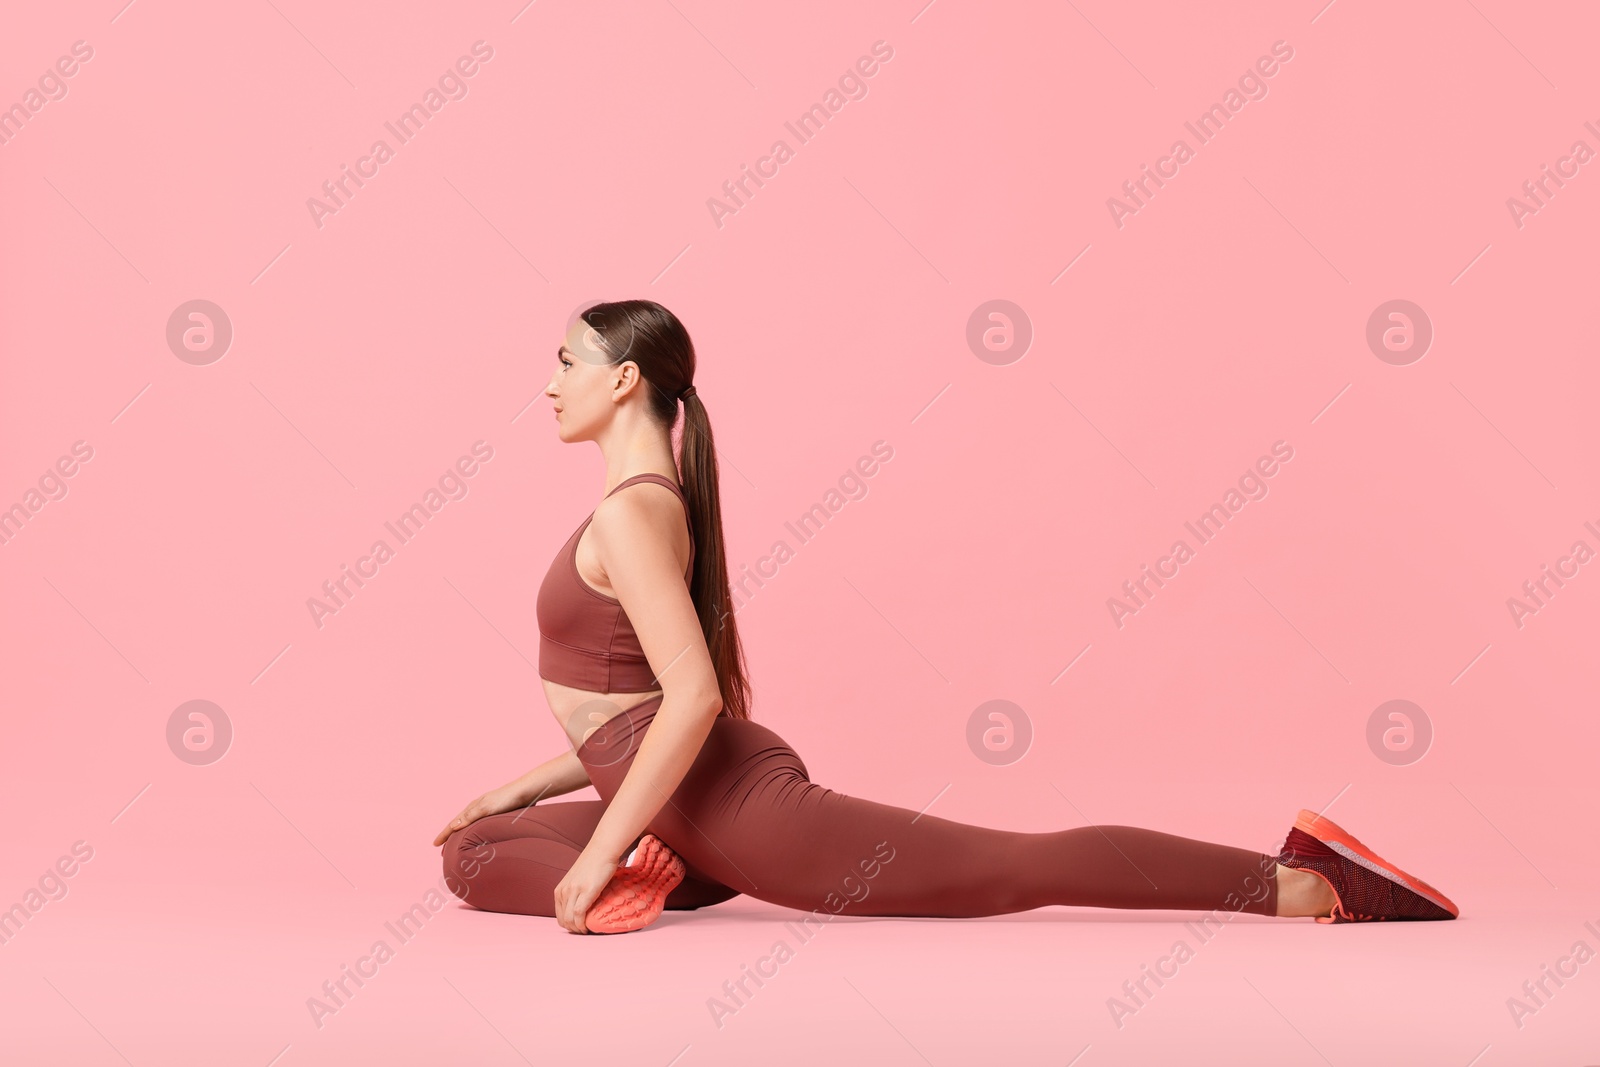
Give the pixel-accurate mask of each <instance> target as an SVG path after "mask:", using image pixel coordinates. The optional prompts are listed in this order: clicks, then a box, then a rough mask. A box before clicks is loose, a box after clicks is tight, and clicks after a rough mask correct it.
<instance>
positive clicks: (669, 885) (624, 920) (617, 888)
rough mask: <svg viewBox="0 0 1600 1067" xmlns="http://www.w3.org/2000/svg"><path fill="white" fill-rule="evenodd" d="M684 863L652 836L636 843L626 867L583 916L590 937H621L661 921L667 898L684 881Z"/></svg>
mask: <svg viewBox="0 0 1600 1067" xmlns="http://www.w3.org/2000/svg"><path fill="white" fill-rule="evenodd" d="M685 873H686V869H685V867H684V865H683V860H681V859H679V858H678V855H677V853H675V852H673V851H672V850H671V849H670V848H668V847H667V846H666V845H664V844H662V843H661V840H660V839H659V838H657V837H656V836H655V835H654V834H645V835H644V837H642V838H640V839H639V847H638V848H636V849H634V850H633V855H632V857H631V858H630V859H629V861H628V864H627V866H625V867H618V868H617V873H616V874H614V875H612V876H611V881H609V882H607V883H606V887H605V888H604V889H602V890H601V891H600V895H599V896H598V897H596V898H595V902H594V903H593V904H591V905H589V910H588V911H587V912H585V913H584V916H583V923H584V925H585V926H586V927H588V929H589V932H590V933H591V934H621V933H626V932H628V931H629V930H640V929H643V928H644V927H646V926H649V925H650V924H651V923H653V922H655V921H656V920H657V919H659V918H661V912H662V909H664V908H665V907H666V905H667V894H668V893H670V892H672V891H673V889H675V888H677V885H678V883H679V882H681V881H683V877H684V874H685Z"/></svg>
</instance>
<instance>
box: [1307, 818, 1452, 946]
mask: <svg viewBox="0 0 1600 1067" xmlns="http://www.w3.org/2000/svg"><path fill="white" fill-rule="evenodd" d="M1278 862H1279V863H1281V864H1283V865H1284V866H1285V867H1296V868H1299V869H1301V870H1308V871H1311V872H1312V873H1313V874H1316V875H1319V876H1321V878H1322V880H1323V881H1325V882H1327V883H1328V885H1330V886H1332V887H1333V893H1334V896H1335V898H1337V899H1335V901H1334V904H1333V911H1332V914H1330V915H1319V916H1317V922H1319V923H1348V922H1370V921H1382V920H1384V919H1454V918H1455V917H1456V916H1457V915H1459V914H1460V911H1459V910H1458V909H1457V908H1456V906H1455V905H1454V904H1453V903H1451V901H1450V898H1449V897H1447V896H1445V895H1444V894H1443V893H1441V892H1439V891H1438V890H1437V889H1435V888H1433V886H1431V885H1429V884H1428V883H1427V882H1424V881H1423V880H1422V879H1420V878H1417V877H1415V876H1414V875H1410V874H1407V873H1406V872H1405V871H1402V870H1401V869H1400V868H1399V867H1396V866H1395V865H1394V864H1392V863H1390V862H1389V861H1388V860H1386V859H1384V858H1383V857H1382V856H1379V855H1378V854H1377V853H1376V852H1374V851H1372V850H1371V849H1370V848H1368V847H1367V846H1366V845H1363V844H1362V843H1361V842H1360V841H1357V840H1356V839H1355V838H1354V837H1353V836H1351V834H1350V833H1348V832H1347V831H1345V830H1344V829H1342V828H1341V827H1340V826H1339V825H1338V824H1337V823H1335V822H1334V821H1333V820H1332V819H1329V818H1326V817H1324V816H1322V815H1318V814H1317V813H1316V812H1314V811H1310V810H1308V809H1306V808H1301V809H1300V814H1299V816H1298V817H1297V818H1296V819H1295V821H1294V827H1293V828H1292V829H1291V830H1290V831H1289V833H1288V834H1287V835H1286V836H1285V837H1284V840H1283V850H1282V851H1281V852H1280V853H1279V854H1278Z"/></svg>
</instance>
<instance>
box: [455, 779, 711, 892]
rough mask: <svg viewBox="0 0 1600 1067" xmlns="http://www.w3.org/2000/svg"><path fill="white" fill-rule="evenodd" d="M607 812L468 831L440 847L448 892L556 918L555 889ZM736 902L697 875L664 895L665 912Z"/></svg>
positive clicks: (552, 809)
mask: <svg viewBox="0 0 1600 1067" xmlns="http://www.w3.org/2000/svg"><path fill="white" fill-rule="evenodd" d="M605 809H606V802H605V801H603V800H570V801H563V802H558V803H545V804H534V805H530V806H528V807H525V808H519V809H517V810H515V811H508V812H503V813H501V814H499V815H490V816H486V817H485V818H482V819H479V820H478V821H476V822H474V823H470V824H469V825H467V826H464V827H462V828H461V829H459V830H457V831H456V832H455V833H453V834H451V835H450V837H449V839H447V840H446V841H445V846H444V869H445V873H446V875H447V876H449V877H448V884H449V885H450V887H451V889H452V890H453V891H454V892H455V893H456V895H457V896H459V897H460V898H461V899H462V900H464V901H465V902H466V903H468V904H471V905H472V906H473V907H476V908H479V909H482V910H484V911H500V912H514V913H517V914H521V915H547V916H553V915H554V914H555V888H556V886H557V885H559V884H560V883H561V880H562V879H563V878H565V877H566V875H567V872H568V871H569V870H571V868H572V865H573V863H574V862H576V861H577V858H578V856H579V855H580V854H581V853H582V852H583V849H584V846H585V845H587V844H588V843H589V838H590V837H591V836H593V834H594V830H595V827H596V826H597V825H599V822H600V817H601V815H603V814H604V813H605ZM637 843H638V842H637V840H635V841H634V842H632V843H631V844H630V845H629V846H628V847H629V848H630V849H631V848H632V847H633V845H634V844H637ZM737 895H738V891H737V890H734V889H730V888H728V887H727V886H725V885H722V884H720V883H718V882H715V881H712V880H709V879H707V878H704V877H703V876H699V875H698V874H697V875H695V876H691V877H686V878H685V879H684V880H683V881H682V882H681V883H679V885H678V886H677V887H675V888H674V889H673V890H672V892H670V893H668V894H667V900H666V907H667V908H668V909H669V910H688V909H693V908H701V907H705V906H706V905H708V904H716V903H719V902H721V901H724V900H727V899H728V898H730V897H734V896H737Z"/></svg>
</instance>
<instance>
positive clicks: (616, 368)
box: [434, 300, 1457, 933]
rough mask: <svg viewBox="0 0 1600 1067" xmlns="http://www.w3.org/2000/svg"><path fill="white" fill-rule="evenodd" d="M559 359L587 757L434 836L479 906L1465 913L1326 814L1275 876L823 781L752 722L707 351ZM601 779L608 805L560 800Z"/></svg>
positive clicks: (571, 344)
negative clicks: (867, 794)
mask: <svg viewBox="0 0 1600 1067" xmlns="http://www.w3.org/2000/svg"><path fill="white" fill-rule="evenodd" d="M557 358H558V360H559V366H558V368H557V369H556V371H555V373H554V375H553V376H552V377H551V379H550V383H549V385H548V386H546V388H545V393H546V395H548V396H549V397H550V398H551V401H552V402H553V405H554V408H555V417H556V420H557V427H558V433H559V434H560V437H561V440H562V441H566V442H573V441H593V442H595V443H596V444H597V445H598V446H599V447H600V451H601V453H602V455H603V456H604V457H605V462H606V483H607V484H608V485H609V486H611V489H610V491H609V492H607V493H606V494H605V496H604V498H603V499H602V500H601V503H600V505H599V506H598V507H597V508H596V509H595V511H594V512H593V514H591V515H590V516H589V518H587V519H585V520H584V522H583V524H582V525H581V526H579V527H578V529H577V530H576V531H575V532H574V533H573V534H572V536H571V537H570V538H569V539H568V540H567V543H566V544H565V545H564V546H563V547H562V549H561V551H560V552H558V553H557V554H556V558H555V562H554V563H553V564H552V565H551V567H550V570H549V573H547V574H546V575H545V578H544V584H543V585H542V586H541V587H540V589H539V597H538V604H537V614H538V623H539V676H540V678H542V679H543V681H544V690H545V696H546V698H547V699H548V700H549V702H550V708H551V710H552V711H553V712H554V713H555V716H556V721H557V722H558V723H560V724H561V726H562V728H563V729H564V730H565V731H566V733H567V737H568V740H569V741H570V743H571V746H572V750H571V751H568V752H564V753H562V754H561V755H559V756H557V757H555V758H554V759H551V760H549V761H547V762H545V763H543V764H540V765H539V766H538V767H535V768H534V769H533V770H531V771H529V772H528V773H527V774H525V775H523V776H522V777H520V778H518V779H516V780H515V781H513V782H510V783H508V784H506V785H503V786H501V787H500V788H498V789H493V790H490V791H489V792H488V793H485V794H484V795H483V796H481V797H479V798H478V799H477V800H474V801H473V802H472V803H470V804H468V805H467V807H466V808H465V809H464V810H463V811H462V812H461V814H459V815H457V816H456V817H455V818H454V819H452V820H450V822H449V824H448V825H446V826H445V828H444V829H443V830H441V831H440V832H439V835H438V837H437V838H436V839H435V841H434V844H435V845H443V846H444V867H445V872H446V875H447V878H448V881H449V884H450V885H451V887H452V889H454V890H455V892H456V893H457V894H458V895H459V896H461V898H462V899H463V900H466V901H467V902H468V903H469V904H472V905H473V906H475V907H478V908H482V909H484V910H487V911H503V912H519V913H522V914H527V915H548V916H553V917H554V918H555V919H556V921H557V922H559V923H560V924H561V925H562V926H563V927H564V928H566V929H567V930H570V931H573V932H575V933H620V932H623V931H627V930H637V929H640V928H642V927H644V926H647V925H649V924H650V923H651V922H653V921H655V919H657V918H658V917H659V916H660V915H661V913H662V910H663V909H668V910H678V909H693V908H699V907H702V906H704V905H707V904H715V903H717V902H719V901H723V900H727V899H728V898H729V897H732V896H736V895H737V894H739V893H745V894H748V895H749V896H752V897H755V898H756V899H758V900H764V901H768V902H770V903H773V904H778V905H782V906H784V907H789V908H799V909H802V910H808V911H810V910H816V909H821V908H826V909H827V910H828V911H831V912H834V913H841V912H847V913H849V914H853V915H904V916H945V917H952V918H958V917H967V916H979V915H1002V914H1007V913H1010V912H1017V911H1027V910H1029V909H1032V908H1039V907H1044V906H1046V905H1051V904H1067V905H1087V906H1092V907H1101V908H1175V909H1195V910H1206V911H1209V910H1212V909H1216V908H1226V909H1229V910H1232V911H1245V912H1250V913H1253V914H1257V915H1282V916H1315V917H1317V921H1319V922H1325V923H1340V922H1356V921H1367V920H1384V919H1453V918H1455V917H1456V915H1457V909H1456V906H1455V905H1454V904H1452V903H1451V902H1450V901H1449V899H1447V898H1446V897H1445V896H1444V895H1443V894H1442V893H1440V892H1439V891H1438V890H1436V889H1434V888H1433V887H1431V886H1429V885H1428V884H1427V883H1425V882H1423V881H1421V880H1419V879H1417V878H1415V877H1413V876H1411V875H1409V874H1407V873H1405V872H1404V871H1402V870H1401V869H1400V868H1398V867H1396V866H1395V865H1394V864H1392V863H1389V862H1388V861H1387V860H1385V859H1383V858H1382V857H1380V856H1378V855H1377V854H1375V853H1374V852H1372V850H1371V849H1369V848H1367V847H1366V846H1364V845H1362V844H1361V842H1359V841H1357V840H1356V839H1355V838H1354V837H1351V836H1350V835H1349V834H1348V833H1346V832H1344V831H1343V830H1341V829H1340V828H1339V827H1338V826H1336V825H1335V824H1334V823H1332V822H1331V821H1330V820H1328V819H1326V818H1323V817H1321V816H1319V815H1318V814H1316V813H1315V812H1312V811H1309V810H1306V809H1302V810H1301V811H1300V813H1299V816H1298V818H1297V819H1296V820H1295V823H1294V825H1293V827H1292V828H1291V829H1290V830H1289V831H1288V833H1287V835H1286V836H1285V839H1284V845H1283V848H1282V850H1281V851H1280V852H1279V853H1278V855H1276V856H1269V855H1267V854H1265V853H1261V852H1255V851H1252V850H1250V849H1244V848H1234V847H1231V846H1227V845H1215V844H1208V843H1206V842H1203V841H1195V840H1191V839H1189V838H1184V837H1176V836H1174V835H1172V834H1165V833H1160V832H1158V831H1155V830H1145V829H1141V828H1139V827H1134V826H1081V827H1077V828H1074V829H1070V830H1059V831H1055V832H1051V833H1021V832H1016V831H1010V830H999V829H991V828H988V827H983V826H971V825H967V824H965V823H959V822H954V821H951V820H948V819H941V818H939V817H937V816H933V815H924V814H920V813H918V812H915V811H912V810H910V809H908V808H900V807H895V806H892V805H889V804H879V803H875V802H873V801H870V800H862V799H860V798H857V797H852V796H846V795H845V794H843V793H839V792H835V791H834V790H832V789H828V788H826V787H824V786H821V785H817V784H815V783H814V782H812V781H811V780H810V775H809V774H808V772H807V771H806V767H805V764H804V763H802V762H801V760H800V757H799V756H798V755H796V754H795V752H794V750H793V749H791V748H790V747H789V746H788V745H787V744H785V743H784V741H783V739H782V738H781V737H779V736H778V735H777V734H775V733H773V732H772V731H771V730H769V729H768V728H767V727H765V726H763V725H761V724H759V723H756V722H753V721H752V720H751V719H750V714H749V687H748V684H747V682H746V679H745V676H744V669H743V653H742V651H741V648H740V645H739V637H738V631H737V628H736V627H735V624H734V618H733V614H732V611H731V598H730V593H729V588H728V575H727V561H726V559H725V557H724V555H723V544H722V511H721V503H720V498H719V494H718V486H717V462H716V452H715V449H714V447H713V440H712V435H711V422H710V419H709V417H708V416H707V414H706V408H705V405H704V403H702V402H701V401H700V399H699V398H698V397H697V396H696V394H695V388H694V385H693V380H694V371H695V355H694V345H693V344H692V343H691V342H690V340H689V335H688V333H687V332H686V331H685V330H684V328H683V325H682V324H681V323H680V322H679V321H678V319H677V318H676V317H675V316H674V315H673V314H672V313H671V312H670V311H668V310H667V309H666V308H664V307H662V306H661V305H659V304H656V303H653V302H651V301H648V300H626V301H619V302H615V303H604V304H597V305H595V306H594V307H591V308H589V309H588V310H586V311H585V312H583V314H582V315H581V316H580V318H579V319H578V321H576V322H574V323H573V326H572V328H571V329H570V330H569V331H568V333H567V336H566V339H565V343H564V344H563V345H562V346H561V347H560V349H559V350H558V352H557ZM680 400H681V401H682V404H683V413H684V426H683V433H682V444H681V449H680V454H679V456H678V457H677V459H676V461H675V460H674V457H673V452H672V430H673V427H674V426H675V425H676V423H677V419H678V405H679V401H680ZM680 469H681V470H682V483H681V486H680V482H679V477H678V473H677V472H678V470H680ZM591 783H593V785H594V787H595V790H596V791H597V792H598V793H599V794H600V798H601V799H599V800H587V801H568V802H564V803H559V804H543V803H540V802H541V801H543V800H545V799H547V798H549V797H553V796H558V795H560V794H562V793H570V792H572V791H574V790H577V789H582V788H583V787H584V786H586V785H589V784H591ZM869 883H870V884H869Z"/></svg>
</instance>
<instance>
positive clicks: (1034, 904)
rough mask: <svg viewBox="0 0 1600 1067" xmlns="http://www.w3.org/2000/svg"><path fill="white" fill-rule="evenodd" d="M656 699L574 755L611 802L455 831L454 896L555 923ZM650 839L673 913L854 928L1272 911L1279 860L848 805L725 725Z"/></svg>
mask: <svg viewBox="0 0 1600 1067" xmlns="http://www.w3.org/2000/svg"><path fill="white" fill-rule="evenodd" d="M661 699H662V698H661V697H659V696H656V697H652V698H650V699H649V700H646V701H645V702H644V703H642V704H638V705H635V706H634V707H632V708H629V709H627V710H626V711H623V712H622V713H620V714H618V715H616V716H615V717H613V718H611V719H608V720H607V721H606V722H605V723H603V724H602V725H601V726H600V727H599V728H598V729H596V730H595V731H594V732H593V733H592V734H590V735H589V737H588V738H587V739H586V740H585V741H584V743H583V744H582V745H581V746H579V748H578V759H579V761H580V762H581V763H582V764H583V766H584V768H585V769H586V770H587V771H588V773H589V780H590V781H591V782H592V783H593V784H594V787H595V790H596V791H597V792H599V794H600V796H601V798H602V799H600V800H578V801H564V802H558V803H545V804H538V805H530V806H529V807H526V808H522V809H519V810H516V811H508V812H505V813H504V814H501V815H491V816H489V817H487V818H483V819H479V820H478V821H477V822H474V823H471V824H469V825H467V826H464V827H462V828H461V829H459V830H457V831H456V832H455V833H453V834H452V835H451V836H450V838H449V840H448V841H446V842H445V846H444V869H445V874H446V876H447V878H446V881H447V883H448V884H449V885H450V886H451V887H452V889H454V890H455V892H456V894H457V895H458V896H460V897H461V898H462V899H463V900H465V901H466V902H467V903H469V904H471V905H473V906H475V907H477V908H481V909H483V910H485V911H503V912H518V913H521V914H524V915H554V914H555V909H554V903H555V901H554V895H555V888H556V885H557V884H558V883H559V882H560V881H561V879H562V878H563V877H565V876H566V873H567V871H568V869H569V868H571V866H572V864H573V862H574V861H576V860H577V858H578V854H579V853H580V852H582V851H583V848H584V846H585V845H586V844H587V843H588V841H589V838H590V836H591V835H592V834H593V833H594V829H595V826H596V825H597V824H598V823H599V821H600V815H601V813H602V812H604V811H605V808H606V805H607V804H609V803H610V802H611V799H612V797H614V796H616V792H617V789H618V787H619V786H620V785H621V784H622V779H623V776H624V775H626V774H627V772H628V768H629V766H631V765H632V763H633V758H634V756H635V754H636V753H637V752H638V750H639V744H640V743H641V742H642V741H643V740H644V734H645V731H646V730H648V729H649V728H650V723H651V722H652V721H653V720H654V719H655V714H656V711H657V709H659V708H660V706H661ZM648 832H650V833H653V834H655V835H656V836H657V837H658V838H660V839H661V840H662V841H663V842H664V843H666V845H667V846H668V847H669V848H671V849H672V850H673V851H674V852H676V853H677V854H678V855H679V856H680V857H681V858H682V859H683V861H684V864H685V866H686V867H687V868H688V877H686V878H685V879H684V880H683V882H682V883H681V884H680V885H679V886H678V887H677V888H676V889H674V890H673V891H672V892H671V893H670V894H668V896H667V902H666V907H667V908H669V909H674V910H686V909H693V908H699V907H703V906H705V905H707V904H716V903H718V902H720V901H723V900H727V899H728V898H729V897H732V896H737V895H738V894H740V893H745V894H747V895H749V896H752V897H755V898H756V899H757V900H764V901H767V902H769V903H772V904H778V905H781V906H783V907H789V908H799V909H803V910H806V911H813V910H818V909H825V910H827V911H830V912H834V913H840V912H845V911H848V913H849V914H852V915H904V916H943V917H951V918H956V917H967V916H978V915H1004V914H1008V913H1010V912H1017V911H1027V910H1029V909H1032V908H1038V907H1043V906H1045V905H1050V904H1068V905H1086V906H1090V907H1100V908H1173V909H1182V910H1189V909H1195V910H1202V911H1210V910H1214V909H1220V910H1227V911H1234V912H1251V913H1254V914H1258V915H1274V914H1276V913H1277V898H1278V884H1277V878H1276V862H1277V860H1276V857H1274V856H1269V855H1266V854H1265V853H1261V852H1255V851H1252V850H1250V849H1245V848H1233V847H1231V846H1227V845H1213V844H1208V843H1206V842H1204V841H1195V840H1192V839H1190V838H1186V837H1176V836H1174V835H1172V834H1164V833H1160V832H1158V831H1155V830H1144V829H1140V828H1139V827H1135V826H1080V827H1076V828H1073V829H1070V830H1057V831H1054V832H1049V833H1020V832H1016V831H1011V830H996V829H990V828H988V827H983V826H971V825H968V824H965V823H959V822H953V821H951V820H949V819H941V818H939V817H938V816H936V815H924V814H919V813H917V812H915V811H912V810H910V809H909V808H900V807H895V806H893V805H890V804H879V803H875V802H873V801H870V800H862V799H860V798H858V797H852V796H846V795H845V794H843V793H839V792H836V791H834V790H832V789H828V788H825V787H823V786H820V785H817V784H815V783H814V782H812V781H811V780H810V776H809V775H808V773H807V771H806V768H805V764H804V763H802V762H801V761H800V757H799V756H798V755H796V754H795V751H794V750H793V749H792V748H790V747H789V746H788V745H787V744H785V743H784V741H783V738H781V737H779V736H778V735H777V734H775V733H773V732H772V731H771V730H769V729H768V728H767V727H765V726H763V725H761V724H760V723H757V722H753V721H750V720H748V719H735V718H732V717H728V716H723V717H719V718H718V719H717V720H716V722H715V723H714V724H713V725H712V728H711V732H710V734H709V735H708V736H707V737H706V741H705V745H704V746H703V747H702V748H701V750H700V754H699V755H698V756H697V757H696V758H695V761H694V763H693V764H692V765H690V767H689V771H688V773H687V774H686V775H685V776H684V779H683V782H682V784H680V785H679V786H678V789H677V791H676V792H674V793H673V795H672V797H671V798H670V799H669V800H668V802H667V803H666V804H665V805H664V806H663V807H662V809H661V812H660V813H659V814H658V815H657V816H656V817H655V818H654V819H652V820H651V822H650V825H649V827H648ZM641 836H642V835H641ZM634 843H635V844H636V843H637V841H635V842H634ZM630 847H631V845H630Z"/></svg>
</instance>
